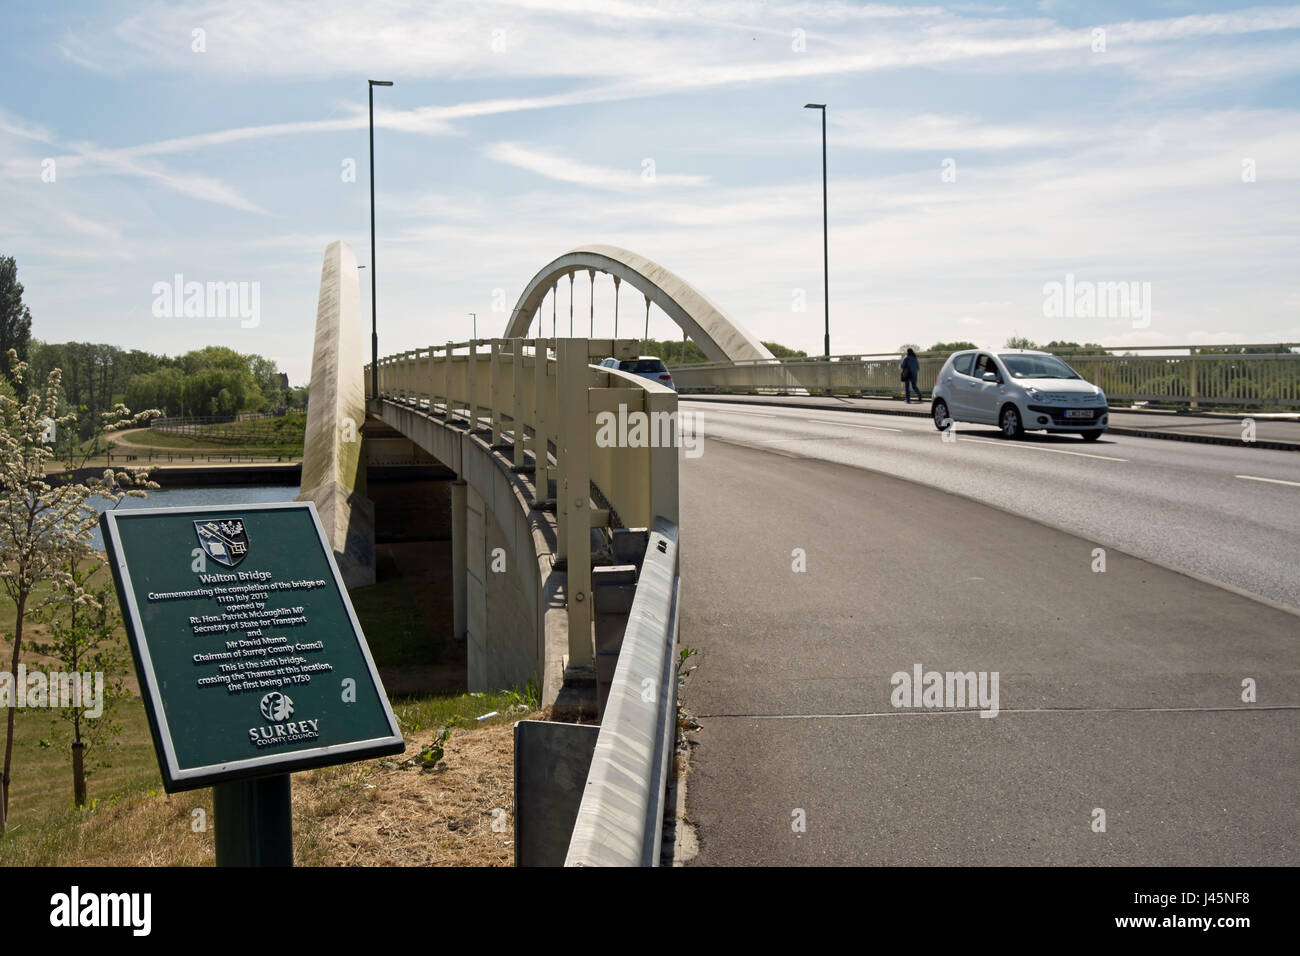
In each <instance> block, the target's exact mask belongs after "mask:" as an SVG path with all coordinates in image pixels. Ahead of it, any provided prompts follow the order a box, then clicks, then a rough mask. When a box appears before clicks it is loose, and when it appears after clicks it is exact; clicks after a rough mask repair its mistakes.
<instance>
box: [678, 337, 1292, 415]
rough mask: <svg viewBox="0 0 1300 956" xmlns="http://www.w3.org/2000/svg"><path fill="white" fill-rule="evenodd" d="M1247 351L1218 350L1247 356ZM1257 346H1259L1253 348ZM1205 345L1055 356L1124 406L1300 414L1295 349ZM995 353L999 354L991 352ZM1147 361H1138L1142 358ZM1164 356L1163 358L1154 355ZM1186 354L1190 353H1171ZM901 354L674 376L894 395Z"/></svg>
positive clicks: (716, 387) (706, 368) (700, 369)
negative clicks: (1297, 410)
mask: <svg viewBox="0 0 1300 956" xmlns="http://www.w3.org/2000/svg"><path fill="white" fill-rule="evenodd" d="M1245 347H1246V346H1214V348H1215V349H1225V350H1232V349H1242V348H1245ZM1256 347H1257V346H1256ZM1202 348H1207V347H1205V346H1159V347H1156V346H1152V347H1145V348H1133V349H1127V350H1126V351H1128V352H1132V353H1135V354H1131V355H1115V354H1112V353H1096V352H1093V353H1087V352H1067V351H1061V352H1059V353H1057V354H1059V355H1060V357H1061V359H1062V360H1063V361H1065V362H1066V363H1067V364H1068V365H1070V366H1071V367H1072V368H1073V369H1074V370H1075V371H1076V372H1078V373H1079V374H1080V375H1082V376H1083V377H1084V378H1085V379H1087V380H1088V381H1090V382H1092V383H1093V384H1094V385H1097V386H1099V387H1100V388H1101V389H1102V390H1103V391H1105V393H1106V396H1107V398H1109V399H1110V400H1112V401H1121V402H1130V401H1133V402H1158V403H1162V404H1171V405H1192V404H1203V405H1262V406H1272V407H1278V408H1297V407H1300V353H1296V352H1292V351H1289V348H1290V346H1289V345H1286V344H1282V345H1279V346H1277V348H1278V351H1271V352H1255V353H1242V352H1236V353H1234V354H1205V353H1198V350H1199V349H1202ZM993 351H997V350H993ZM1143 352H1145V353H1148V354H1140V353H1143ZM1153 352H1159V353H1164V354H1150V353H1153ZM1171 352H1184V353H1188V354H1168V353H1171ZM949 354H950V353H947V352H944V353H918V356H917V357H918V359H919V361H920V373H919V375H918V384H919V386H920V387H921V389H922V390H923V391H927V392H928V391H930V390H931V389H933V388H934V385H935V380H936V378H937V376H938V374H939V371H940V369H941V368H942V367H943V364H944V362H945V361H946V360H947V358H948V355H949ZM901 360H902V357H901V355H899V354H896V353H890V354H883V355H853V356H834V357H833V358H832V359H831V360H830V361H826V360H824V359H807V358H800V359H781V360H767V361H762V362H713V363H707V364H701V365H684V366H682V367H680V368H675V369H673V378H674V380H675V381H676V383H677V387H678V388H679V389H681V390H683V391H696V390H698V391H739V390H754V389H759V390H769V389H770V390H775V391H782V390H789V389H792V388H797V387H802V388H805V389H811V390H830V391H846V392H863V393H869V394H889V393H892V392H895V391H898V390H899V389H900V388H901V385H900V383H899V370H898V365H899V362H900V361H901Z"/></svg>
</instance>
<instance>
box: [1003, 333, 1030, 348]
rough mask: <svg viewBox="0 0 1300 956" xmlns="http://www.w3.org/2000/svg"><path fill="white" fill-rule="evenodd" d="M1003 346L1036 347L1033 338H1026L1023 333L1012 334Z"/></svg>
mask: <svg viewBox="0 0 1300 956" xmlns="http://www.w3.org/2000/svg"><path fill="white" fill-rule="evenodd" d="M1003 348H1008V349H1036V348H1038V346H1037V345H1035V344H1034V340H1033V339H1027V338H1025V337H1024V336H1023V335H1013V336H1011V338H1009V339H1007V344H1006V345H1005V346H1003Z"/></svg>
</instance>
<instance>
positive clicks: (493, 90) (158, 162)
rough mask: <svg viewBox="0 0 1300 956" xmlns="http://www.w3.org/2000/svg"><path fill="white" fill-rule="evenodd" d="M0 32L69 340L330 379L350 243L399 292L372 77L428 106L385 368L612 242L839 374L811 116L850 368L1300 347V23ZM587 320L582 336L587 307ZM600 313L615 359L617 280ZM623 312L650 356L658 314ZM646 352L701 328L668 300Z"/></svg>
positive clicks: (298, 24)
mask: <svg viewBox="0 0 1300 956" xmlns="http://www.w3.org/2000/svg"><path fill="white" fill-rule="evenodd" d="M0 18H2V19H3V26H4V29H3V30H0V255H10V256H14V257H15V258H16V260H17V263H18V272H19V279H20V281H22V282H23V284H24V285H25V287H26V293H25V301H26V302H27V304H28V305H29V306H30V307H31V311H32V316H33V335H34V336H35V337H37V338H40V339H42V340H45V341H54V342H58V341H67V340H78V341H95V342H111V343H113V344H116V345H120V346H122V347H124V348H142V349H148V350H150V351H154V352H165V353H168V354H177V353H181V352H184V351H188V350H189V349H193V348H199V347H202V346H205V345H228V346H230V347H232V348H235V349H237V350H238V351H240V352H256V353H259V354H262V355H266V356H269V357H271V358H273V359H275V360H276V361H277V362H278V363H279V365H280V368H281V369H282V370H284V371H286V372H288V373H289V377H290V380H291V381H292V382H293V383H294V384H305V383H306V381H307V380H308V377H309V375H310V364H311V350H312V349H311V344H312V334H313V330H314V324H315V315H316V302H317V294H318V287H319V279H320V267H321V259H322V256H323V253H324V250H325V247H326V246H327V245H328V244H329V243H331V242H333V241H335V240H338V239H341V240H343V241H345V242H347V243H349V244H351V246H352V247H353V248H354V249H355V251H356V254H357V260H358V262H361V263H365V264H366V266H367V267H366V269H364V270H362V271H361V272H360V279H361V296H362V300H363V303H364V304H363V312H364V316H363V321H364V324H365V325H367V326H368V325H369V324H370V271H371V270H370V268H369V261H370V232H369V225H370V223H369V213H370V204H369V176H370V165H369V159H368V138H367V125H368V118H367V83H366V81H367V79H380V80H391V81H393V82H394V86H392V87H390V88H377V89H376V90H375V127H376V129H375V190H376V230H377V243H376V245H377V249H376V252H377V258H378V263H377V265H378V270H377V271H378V284H377V289H376V293H377V297H378V305H379V308H378V314H379V322H378V324H379V334H380V352H381V354H387V353H389V352H395V351H401V350H405V349H411V348H416V347H423V346H427V345H430V344H434V343H444V342H446V341H448V340H456V341H463V340H465V339H467V338H469V336H470V334H471V327H472V320H471V319H470V313H476V314H477V328H478V334H479V335H480V336H482V337H487V336H490V335H498V334H501V333H502V332H503V331H504V329H505V325H506V320H507V318H508V315H509V310H510V308H511V307H512V306H513V305H514V303H515V300H516V299H517V297H518V296H519V295H520V293H521V292H522V291H523V289H524V287H525V286H526V285H527V283H528V280H529V279H530V278H531V277H532V276H533V275H534V274H535V273H536V272H538V271H539V270H540V269H541V268H542V267H543V266H545V265H546V264H547V263H548V262H550V261H551V260H553V259H555V258H556V257H558V256H560V255H561V254H563V253H564V252H566V251H568V250H569V249H572V248H574V247H577V246H580V245H584V244H591V243H602V244H610V245H616V246H622V247H624V248H627V249H630V250H632V251H634V252H636V253H639V254H641V255H644V256H647V257H649V258H650V259H652V260H654V261H656V262H658V263H660V264H661V265H663V266H665V267H666V268H668V269H670V270H672V271H673V272H675V273H676V274H677V275H679V276H680V277H681V278H683V279H685V280H686V281H687V282H689V283H691V284H692V285H693V286H695V288H697V289H698V290H699V291H701V292H702V293H704V294H705V295H706V296H708V297H709V298H710V299H711V300H712V301H713V302H715V303H716V304H717V305H718V306H719V307H720V308H721V309H722V311H723V312H724V313H726V314H727V315H728V316H729V317H731V318H732V319H733V320H734V321H736V322H737V323H739V324H741V325H743V326H744V327H745V328H747V329H748V330H749V331H750V332H752V333H753V334H754V335H755V336H757V337H759V338H761V339H763V340H767V341H772V340H775V341H778V342H781V343H783V344H785V345H788V346H792V347H795V348H802V349H806V350H807V351H808V352H810V353H820V352H821V350H822V334H823V322H824V313H823V306H822V302H823V282H822V267H823V262H822V239H823V235H822V153H821V145H822V138H821V137H822V132H821V119H820V114H819V113H818V112H817V111H815V110H807V109H804V108H803V107H804V104H805V103H825V104H827V111H826V117H827V169H828V173H827V176H828V186H827V193H828V200H829V201H828V206H829V213H828V217H829V230H828V235H829V275H830V282H829V298H830V308H829V319H830V323H829V324H830V333H831V351H832V352H833V353H834V354H856V353H876V352H888V351H892V350H895V349H897V348H898V347H899V346H900V345H902V344H904V343H915V344H919V345H921V346H922V347H928V346H929V345H930V344H932V343H934V342H936V341H952V340H958V339H960V340H970V341H974V342H975V343H977V344H979V345H987V346H1000V345H1002V344H1003V342H1004V341H1005V340H1006V339H1007V338H1008V337H1010V336H1012V335H1017V336H1025V337H1028V338H1031V339H1033V340H1035V341H1038V342H1047V341H1049V340H1052V339H1059V340H1070V341H1079V342H1084V341H1091V342H1099V343H1101V344H1104V345H1108V346H1116V347H1119V346H1139V345H1152V346H1155V345H1175V344H1212V343H1250V342H1282V341H1286V342H1296V341H1300V268H1298V265H1300V255H1298V253H1300V241H1298V240H1300V122H1298V119H1300V114H1298V106H1300V6H1297V5H1287V4H1256V5H1250V6H1233V5H1223V4H1218V3H1195V2H1189V3H1174V2H1149V3H1141V2H1139V3H1124V4H1118V3H1110V2H1104V0H1103V2H1098V3H1086V4H1084V3H1078V4H1076V3H1069V2H1065V0H1046V2H1037V3H1035V2H1025V3H1007V4H997V3H988V4H984V3H958V4H950V5H924V6H921V5H910V4H909V5H903V4H900V5H890V4H870V3H868V4H860V3H847V2H835V3H819V2H809V0H769V2H750V0H718V2H708V0H665V2H647V3H640V2H633V0H476V2H473V3H465V2H460V3H452V2H439V0H421V2H405V0H384V2H377V3H358V2H352V0H349V2H339V0H311V2H304V0H295V2H262V0H211V2H185V0H181V2H174V3H118V2H111V0H110V2H101V3H58V2H51V3H41V4H28V3H17V2H15V0H0ZM177 276H180V277H182V282H184V283H190V282H198V283H202V284H204V285H205V288H206V284H208V283H212V284H225V283H236V284H239V286H238V287H239V288H240V289H241V290H242V291H243V292H244V293H245V295H246V296H247V298H246V300H245V301H246V303H248V304H250V305H251V303H252V302H254V301H255V302H256V303H257V310H256V317H255V319H251V318H240V317H239V316H230V315H224V316H223V315H217V314H213V313H212V310H208V309H205V310H202V311H203V314H199V315H186V314H185V309H184V308H183V307H181V305H180V304H177V305H176V306H174V307H171V308H169V305H170V304H169V303H166V302H165V301H163V300H164V299H165V298H166V297H165V296H162V295H161V294H160V291H159V290H160V288H161V287H162V286H164V285H165V286H171V285H172V284H173V283H174V282H175V280H176V277H177ZM1067 281H1068V282H1069V284H1070V285H1069V287H1070V288H1083V287H1085V286H1088V285H1089V284H1092V285H1093V286H1094V287H1100V284H1102V283H1126V284H1127V283H1132V284H1133V285H1131V286H1125V288H1131V289H1132V290H1133V293H1134V299H1133V302H1134V303H1139V302H1140V303H1141V307H1140V308H1137V307H1136V306H1134V307H1132V308H1128V309H1126V310H1119V314H1116V310H1115V309H1113V308H1112V309H1111V310H1110V311H1109V312H1108V311H1107V310H1106V309H1104V308H1094V309H1092V310H1089V309H1088V308H1086V307H1083V306H1082V304H1081V305H1080V308H1078V309H1068V308H1067V309H1065V310H1062V309H1060V308H1051V307H1049V303H1050V301H1051V296H1050V295H1049V294H1048V290H1049V288H1053V287H1055V288H1057V289H1059V288H1060V287H1062V286H1063V285H1064V284H1065V283H1066V282H1067ZM589 289H590V286H589V285H588V281H587V278H586V276H585V275H584V276H582V277H581V278H580V279H579V280H578V282H577V283H576V284H575V286H574V302H573V305H574V312H575V314H576V315H577V317H578V319H579V320H580V321H578V322H577V324H576V326H575V331H576V332H578V333H579V334H582V333H583V332H585V330H586V328H587V315H588V310H589V308H590V305H589V295H590V294H591V293H590V291H589ZM254 292H255V293H256V299H253V298H252V296H253V293H254ZM1057 301H1058V303H1059V297H1058V299H1057ZM1098 301H1100V300H1098ZM555 304H556V311H557V312H558V313H559V314H560V316H561V332H562V333H563V332H564V331H567V325H568V322H567V313H568V311H569V305H570V302H569V290H568V286H567V283H564V284H562V285H561V287H560V292H559V296H558V300H557V302H556V303H555ZM594 307H595V313H596V324H597V329H596V333H597V335H604V336H609V335H612V334H613V314H614V288H613V284H612V280H611V279H610V278H609V277H608V276H605V277H599V276H598V277H597V281H596V288H595V304H594ZM544 311H545V312H546V313H547V318H546V319H545V323H546V329H547V331H548V333H549V329H550V319H549V313H550V300H549V299H548V301H547V304H546V305H545V306H544ZM248 314H251V313H246V315H248ZM619 314H620V323H621V324H620V332H621V333H622V334H623V335H624V336H628V335H640V334H641V333H642V332H643V331H644V326H643V322H644V315H645V312H644V300H643V299H642V298H641V296H640V294H639V293H637V292H636V291H635V290H633V289H630V288H628V287H627V286H626V285H624V286H623V288H622V293H621V297H620V300H619ZM535 330H536V327H535V326H534V331H535ZM650 334H651V335H652V336H654V337H656V338H679V337H680V334H681V333H680V330H679V329H678V328H677V327H676V325H674V324H673V323H672V321H671V320H670V319H668V318H667V317H666V316H665V315H664V314H663V313H661V312H659V311H658V309H657V308H655V309H652V310H651V316H650Z"/></svg>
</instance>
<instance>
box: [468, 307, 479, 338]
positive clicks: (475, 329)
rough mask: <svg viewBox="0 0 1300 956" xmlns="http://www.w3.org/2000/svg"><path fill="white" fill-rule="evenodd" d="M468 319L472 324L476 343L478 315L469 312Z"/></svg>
mask: <svg viewBox="0 0 1300 956" xmlns="http://www.w3.org/2000/svg"><path fill="white" fill-rule="evenodd" d="M469 317H470V321H472V322H473V323H474V340H475V341H478V313H477V312H471V313H470V314H469Z"/></svg>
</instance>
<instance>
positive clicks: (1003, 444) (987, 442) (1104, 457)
mask: <svg viewBox="0 0 1300 956" xmlns="http://www.w3.org/2000/svg"><path fill="white" fill-rule="evenodd" d="M958 441H975V442H979V443H980V444H981V445H998V446H1001V447H1002V448H1024V449H1026V450H1028V451H1046V452H1051V453H1052V454H1053V455H1074V456H1075V457H1076V458H1098V459H1100V460H1102V461H1128V459H1127V458H1112V457H1110V456H1109V455H1090V454H1088V453H1087V452H1086V451H1066V450H1065V449H1064V448H1044V447H1042V446H1041V445H1025V444H1022V443H1020V442H1013V441H991V440H990V439H988V438H958Z"/></svg>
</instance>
